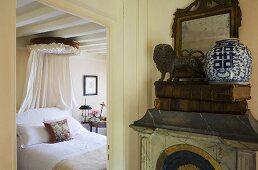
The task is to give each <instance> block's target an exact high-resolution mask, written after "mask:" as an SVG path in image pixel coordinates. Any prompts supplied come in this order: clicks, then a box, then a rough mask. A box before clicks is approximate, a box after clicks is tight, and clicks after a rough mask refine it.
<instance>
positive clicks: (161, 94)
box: [155, 82, 251, 102]
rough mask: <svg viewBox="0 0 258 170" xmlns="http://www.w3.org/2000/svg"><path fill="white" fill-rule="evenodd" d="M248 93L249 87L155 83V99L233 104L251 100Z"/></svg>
mask: <svg viewBox="0 0 258 170" xmlns="http://www.w3.org/2000/svg"><path fill="white" fill-rule="evenodd" d="M250 92H251V87H250V85H238V84H180V83H173V82H155V94H156V97H157V98H177V99H191V100H201V101H228V102H233V101H244V100H249V99H251V96H250Z"/></svg>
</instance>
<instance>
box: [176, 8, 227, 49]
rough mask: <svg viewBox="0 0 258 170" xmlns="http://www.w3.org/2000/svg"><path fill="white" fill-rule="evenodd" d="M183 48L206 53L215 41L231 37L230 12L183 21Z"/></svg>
mask: <svg viewBox="0 0 258 170" xmlns="http://www.w3.org/2000/svg"><path fill="white" fill-rule="evenodd" d="M181 24H182V25H181V27H182V41H181V43H182V44H181V49H182V50H184V49H187V50H189V49H193V50H200V51H202V52H204V53H206V52H207V51H208V50H209V49H211V48H212V47H213V46H214V44H215V42H216V41H218V40H221V39H225V38H230V13H226V14H220V15H214V16H209V17H203V18H197V19H192V20H187V21H183V22H182V23H181Z"/></svg>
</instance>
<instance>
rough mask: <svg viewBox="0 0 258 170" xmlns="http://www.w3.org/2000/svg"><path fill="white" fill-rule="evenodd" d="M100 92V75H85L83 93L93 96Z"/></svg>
mask: <svg viewBox="0 0 258 170" xmlns="http://www.w3.org/2000/svg"><path fill="white" fill-rule="evenodd" d="M97 94H98V76H92V75H84V76H83V95H84V96H91V95H97Z"/></svg>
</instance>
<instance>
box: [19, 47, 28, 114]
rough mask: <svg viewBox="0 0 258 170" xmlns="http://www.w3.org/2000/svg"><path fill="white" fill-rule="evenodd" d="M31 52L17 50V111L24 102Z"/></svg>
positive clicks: (21, 49) (23, 49) (24, 49)
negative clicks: (25, 82)
mask: <svg viewBox="0 0 258 170" xmlns="http://www.w3.org/2000/svg"><path fill="white" fill-rule="evenodd" d="M29 54H30V53H29V51H28V50H27V49H26V48H21V47H18V44H17V48H16V110H17V111H18V110H19V108H20V105H21V102H22V100H23V90H24V81H25V77H26V68H27V62H28V58H29Z"/></svg>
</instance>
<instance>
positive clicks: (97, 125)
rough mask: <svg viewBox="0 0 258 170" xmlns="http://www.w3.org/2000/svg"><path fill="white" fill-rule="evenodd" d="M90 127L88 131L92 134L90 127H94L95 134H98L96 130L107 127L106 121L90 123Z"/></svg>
mask: <svg viewBox="0 0 258 170" xmlns="http://www.w3.org/2000/svg"><path fill="white" fill-rule="evenodd" d="M89 125H90V131H91V132H92V127H95V128H96V129H95V132H96V133H98V128H106V127H107V123H106V121H90V122H89Z"/></svg>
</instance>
